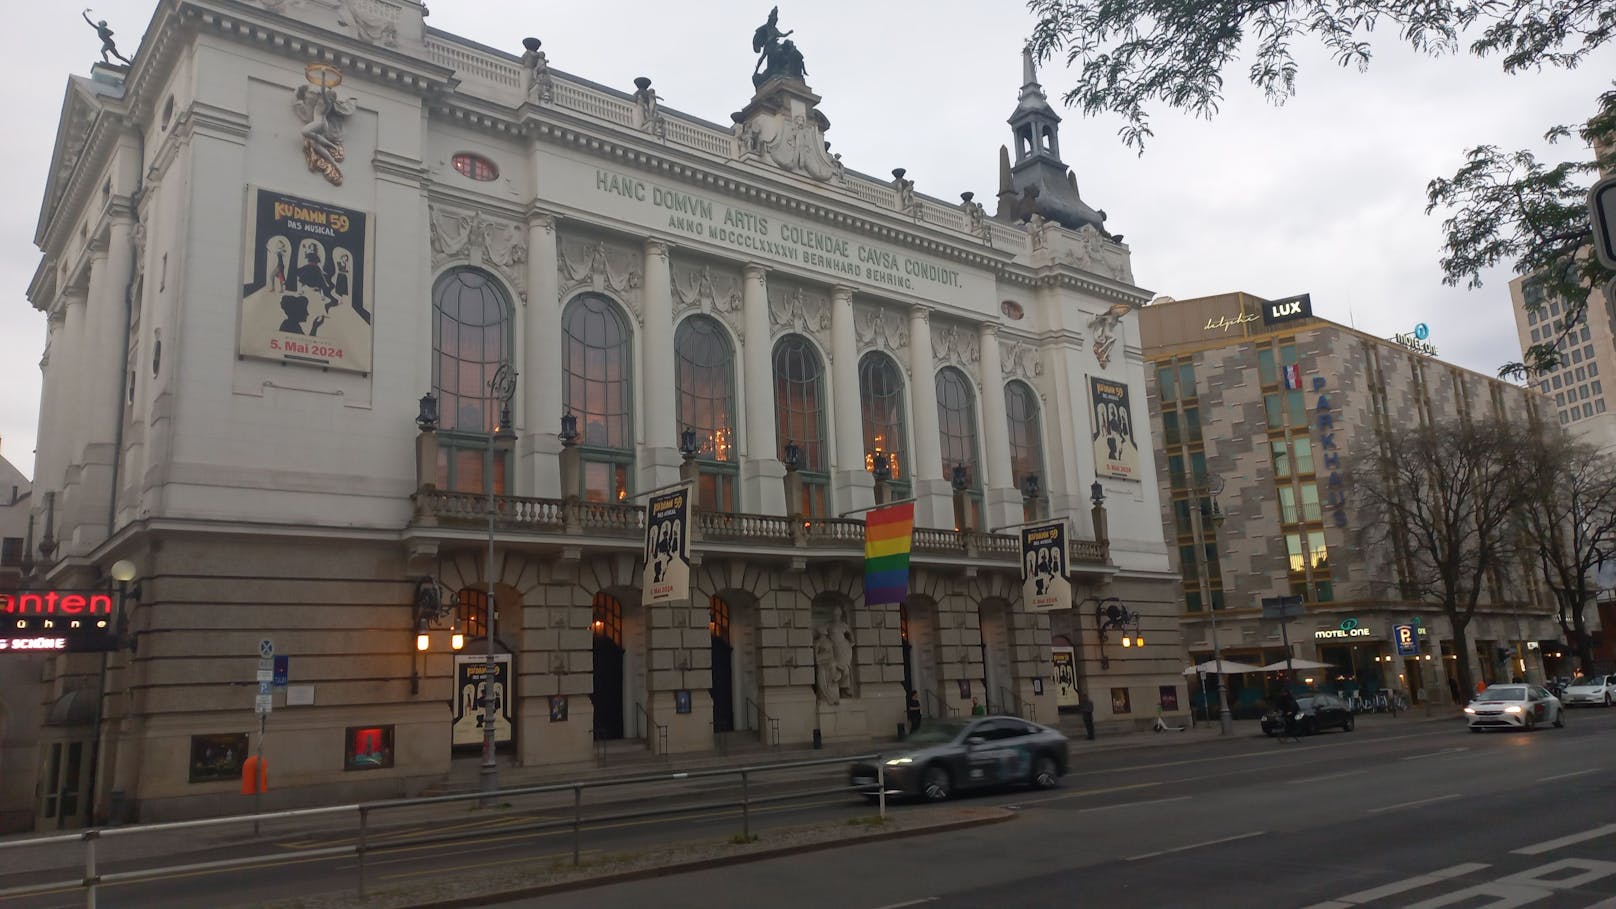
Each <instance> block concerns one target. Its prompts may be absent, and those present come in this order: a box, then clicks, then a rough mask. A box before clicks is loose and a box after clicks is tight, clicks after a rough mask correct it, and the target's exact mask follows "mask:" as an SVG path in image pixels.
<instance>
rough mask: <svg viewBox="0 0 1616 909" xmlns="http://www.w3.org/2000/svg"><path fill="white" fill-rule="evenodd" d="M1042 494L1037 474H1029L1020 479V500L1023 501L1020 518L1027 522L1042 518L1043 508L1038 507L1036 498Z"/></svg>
mask: <svg viewBox="0 0 1616 909" xmlns="http://www.w3.org/2000/svg"><path fill="white" fill-rule="evenodd" d="M1041 492H1042V489H1041V485H1040V484H1039V482H1038V474H1036V473H1029V474H1027V475H1026V476H1024V477H1022V478H1021V498H1022V501H1023V508H1022V517H1024V518H1026V519H1027V520H1029V521H1036V520H1038V519H1039V518H1041V517H1043V516H1044V515H1043V508H1041V507H1040V506H1039V502H1038V497H1039V494H1040V493H1041Z"/></svg>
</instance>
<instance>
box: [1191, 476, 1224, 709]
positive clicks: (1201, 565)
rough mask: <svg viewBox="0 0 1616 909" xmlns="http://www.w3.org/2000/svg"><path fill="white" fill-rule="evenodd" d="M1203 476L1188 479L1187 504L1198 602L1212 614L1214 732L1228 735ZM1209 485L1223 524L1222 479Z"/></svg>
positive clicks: (1216, 519) (1217, 521)
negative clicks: (1191, 498)
mask: <svg viewBox="0 0 1616 909" xmlns="http://www.w3.org/2000/svg"><path fill="white" fill-rule="evenodd" d="M1206 480H1207V476H1206V475H1201V476H1194V477H1192V478H1191V480H1190V494H1191V495H1192V496H1194V497H1195V501H1194V502H1193V503H1191V505H1190V522H1191V527H1192V530H1193V532H1194V534H1195V566H1196V568H1197V570H1198V573H1199V575H1200V585H1201V602H1202V603H1204V604H1205V605H1206V611H1207V613H1208V614H1209V615H1211V617H1212V659H1213V660H1214V661H1215V663H1216V665H1215V666H1214V668H1215V669H1216V670H1217V672H1216V673H1215V675H1217V677H1218V734H1219V735H1232V734H1233V733H1234V714H1232V713H1230V712H1229V689H1228V688H1227V687H1226V686H1225V685H1224V683H1223V642H1222V640H1220V639H1219V638H1218V610H1217V608H1216V606H1215V604H1214V603H1213V602H1212V583H1211V581H1210V580H1209V578H1208V576H1207V571H1206V537H1205V535H1204V531H1203V528H1202V524H1201V491H1202V483H1203V482H1205V481H1206ZM1212 482H1213V485H1216V486H1217V488H1216V489H1213V490H1208V491H1207V496H1206V498H1207V501H1208V502H1209V503H1210V506H1209V510H1210V511H1211V515H1210V517H1211V518H1212V525H1213V526H1214V527H1221V526H1222V525H1223V513H1222V512H1221V511H1220V510H1219V509H1218V499H1217V496H1218V493H1220V492H1222V491H1223V481H1222V480H1221V479H1214V480H1213V481H1212Z"/></svg>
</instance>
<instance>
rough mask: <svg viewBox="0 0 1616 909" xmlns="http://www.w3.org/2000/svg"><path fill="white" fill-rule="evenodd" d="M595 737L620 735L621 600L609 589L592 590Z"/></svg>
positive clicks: (621, 727)
mask: <svg viewBox="0 0 1616 909" xmlns="http://www.w3.org/2000/svg"><path fill="white" fill-rule="evenodd" d="M594 605H595V618H594V621H593V622H592V623H591V628H593V629H594V632H595V680H594V681H595V684H594V693H593V695H592V697H593V699H594V702H595V739H596V740H597V741H601V740H606V739H620V738H622V737H623V715H624V711H625V710H626V706H625V704H624V699H623V668H624V653H625V651H624V647H623V604H622V603H621V602H619V601H618V599H617V597H614V596H612V595H611V594H609V593H605V592H601V593H597V594H595V604H594Z"/></svg>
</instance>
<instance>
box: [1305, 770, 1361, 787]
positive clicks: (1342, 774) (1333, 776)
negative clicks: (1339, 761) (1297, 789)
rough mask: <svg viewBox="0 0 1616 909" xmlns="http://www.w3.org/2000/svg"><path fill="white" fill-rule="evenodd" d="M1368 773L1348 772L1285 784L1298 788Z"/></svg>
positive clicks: (1310, 777) (1306, 778) (1307, 778)
mask: <svg viewBox="0 0 1616 909" xmlns="http://www.w3.org/2000/svg"><path fill="white" fill-rule="evenodd" d="M1368 772H1369V771H1367V770H1348V771H1347V772H1346V773H1327V774H1325V775H1324V776H1309V777H1303V778H1302V779H1299V780H1286V781H1285V784H1286V785H1287V786H1300V785H1302V784H1303V783H1317V782H1321V781H1323V780H1339V779H1341V778H1342V777H1344V776H1357V775H1358V774H1360V773H1368Z"/></svg>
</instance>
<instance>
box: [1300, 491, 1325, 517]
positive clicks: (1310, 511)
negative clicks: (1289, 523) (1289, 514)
mask: <svg viewBox="0 0 1616 909" xmlns="http://www.w3.org/2000/svg"><path fill="white" fill-rule="evenodd" d="M1302 520H1304V521H1312V522H1317V521H1322V520H1324V512H1323V510H1322V509H1321V508H1320V507H1319V485H1318V484H1317V483H1303V484H1302Z"/></svg>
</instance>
